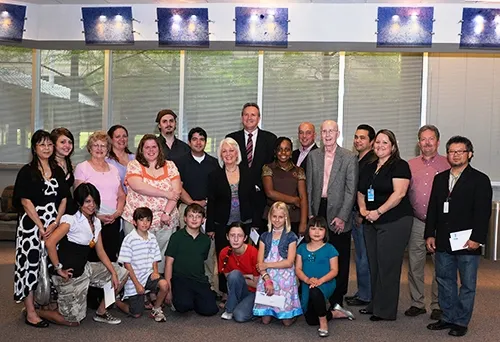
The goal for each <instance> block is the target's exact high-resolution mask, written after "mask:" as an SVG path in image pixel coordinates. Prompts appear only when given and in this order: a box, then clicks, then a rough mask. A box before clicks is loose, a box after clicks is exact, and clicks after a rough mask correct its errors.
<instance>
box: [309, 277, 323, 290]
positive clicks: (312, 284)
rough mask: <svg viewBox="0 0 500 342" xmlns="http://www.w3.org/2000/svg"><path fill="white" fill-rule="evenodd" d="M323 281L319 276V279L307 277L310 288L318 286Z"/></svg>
mask: <svg viewBox="0 0 500 342" xmlns="http://www.w3.org/2000/svg"><path fill="white" fill-rule="evenodd" d="M323 283H324V281H322V280H321V278H320V279H318V278H310V279H309V288H310V289H312V288H315V287H318V286H320V285H321V284H323Z"/></svg>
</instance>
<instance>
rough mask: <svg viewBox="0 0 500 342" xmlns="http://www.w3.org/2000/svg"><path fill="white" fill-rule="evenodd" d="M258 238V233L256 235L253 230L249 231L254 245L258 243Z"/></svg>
mask: <svg viewBox="0 0 500 342" xmlns="http://www.w3.org/2000/svg"><path fill="white" fill-rule="evenodd" d="M259 237H260V235H259V233H257V231H256V230H255V228H252V229H250V239H252V241H253V243H254V244H255V245H257V243H258V242H259Z"/></svg>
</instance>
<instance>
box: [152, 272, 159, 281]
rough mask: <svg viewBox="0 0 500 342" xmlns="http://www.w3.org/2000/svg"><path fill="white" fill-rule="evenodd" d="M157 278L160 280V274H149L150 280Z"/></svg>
mask: <svg viewBox="0 0 500 342" xmlns="http://www.w3.org/2000/svg"><path fill="white" fill-rule="evenodd" d="M159 278H160V273H158V272H153V273H151V280H156V279H159Z"/></svg>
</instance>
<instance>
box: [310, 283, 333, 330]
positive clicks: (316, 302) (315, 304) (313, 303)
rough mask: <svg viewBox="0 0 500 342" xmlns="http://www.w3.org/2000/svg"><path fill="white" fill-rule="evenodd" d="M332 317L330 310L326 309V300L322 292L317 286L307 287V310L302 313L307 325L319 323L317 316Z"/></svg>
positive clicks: (328, 318) (329, 318)
mask: <svg viewBox="0 0 500 342" xmlns="http://www.w3.org/2000/svg"><path fill="white" fill-rule="evenodd" d="M325 316H326V319H327V320H331V319H332V312H331V311H330V310H327V309H326V300H325V296H324V295H323V292H321V290H320V289H319V288H317V287H315V288H312V289H309V302H308V303H307V311H306V312H305V313H304V318H305V319H306V323H307V324H309V325H319V318H320V317H325Z"/></svg>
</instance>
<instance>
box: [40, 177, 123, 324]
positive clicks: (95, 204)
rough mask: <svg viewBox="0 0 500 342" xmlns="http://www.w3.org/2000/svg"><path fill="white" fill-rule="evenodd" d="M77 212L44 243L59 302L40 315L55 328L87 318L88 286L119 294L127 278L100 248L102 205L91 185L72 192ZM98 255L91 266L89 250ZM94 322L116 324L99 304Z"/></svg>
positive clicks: (66, 216) (79, 187)
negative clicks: (110, 287)
mask: <svg viewBox="0 0 500 342" xmlns="http://www.w3.org/2000/svg"><path fill="white" fill-rule="evenodd" d="M74 196H75V202H76V204H77V205H78V211H77V212H76V214H74V215H64V216H63V217H62V218H61V225H60V226H59V228H58V229H57V230H56V231H55V232H54V234H52V235H51V236H50V237H49V238H48V239H47V251H48V254H49V258H50V260H51V262H52V264H53V265H54V270H55V271H56V274H55V275H54V276H52V282H53V283H54V285H55V287H56V289H57V293H58V298H57V304H58V309H57V310H41V311H39V314H40V316H41V317H43V318H44V319H47V320H49V321H51V322H53V323H56V324H62V325H67V326H77V325H79V324H80V321H81V320H83V319H84V318H85V316H86V315H87V292H88V289H89V285H90V286H93V287H103V286H104V285H105V284H107V283H108V282H109V281H111V282H112V284H113V288H114V289H115V293H118V292H119V291H120V289H121V288H122V287H123V284H125V282H126V280H127V278H128V272H127V270H126V269H125V268H123V267H121V266H119V265H118V264H117V263H112V262H111V261H110V260H109V258H108V256H107V255H106V252H105V251H104V247H103V245H102V240H101V229H102V227H101V221H100V220H99V219H98V218H97V216H96V212H97V210H98V209H99V206H100V204H101V196H100V194H99V191H98V190H97V188H96V187H95V186H94V185H92V184H90V183H81V184H80V185H78V186H77V187H76V189H75V193H74ZM94 249H95V251H96V252H97V256H98V257H99V260H98V262H90V260H89V254H90V251H91V250H94ZM93 319H94V321H96V322H102V323H107V324H118V323H120V322H121V320H120V319H119V318H115V317H113V316H112V315H111V314H110V313H109V312H108V311H107V310H106V307H105V303H104V300H102V301H101V303H100V305H99V307H98V309H97V311H96V313H95V315H94V318H93Z"/></svg>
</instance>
